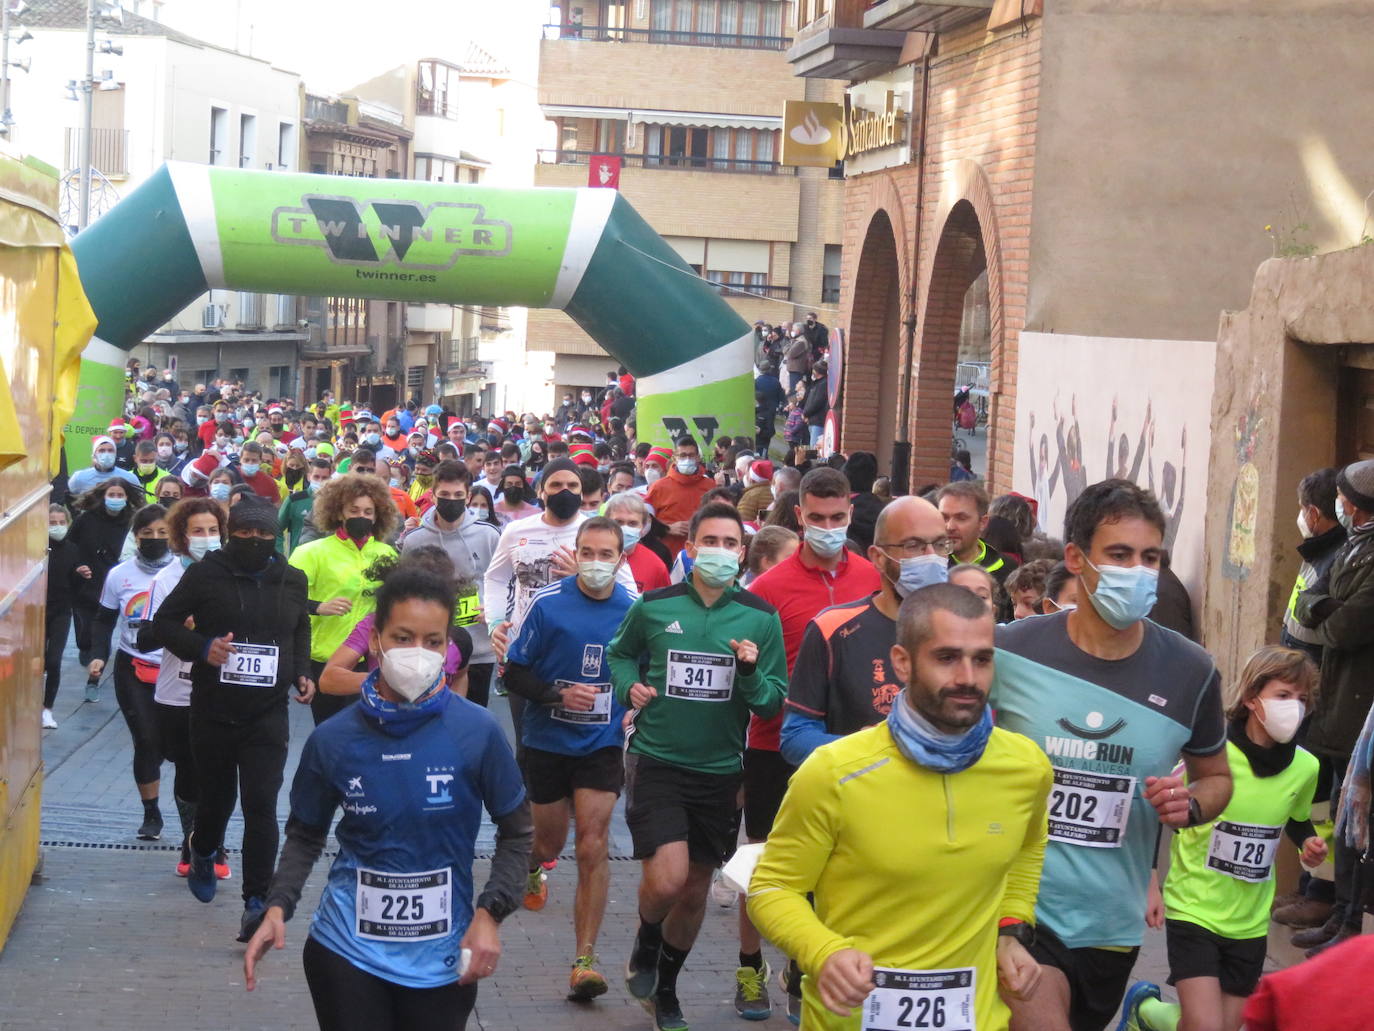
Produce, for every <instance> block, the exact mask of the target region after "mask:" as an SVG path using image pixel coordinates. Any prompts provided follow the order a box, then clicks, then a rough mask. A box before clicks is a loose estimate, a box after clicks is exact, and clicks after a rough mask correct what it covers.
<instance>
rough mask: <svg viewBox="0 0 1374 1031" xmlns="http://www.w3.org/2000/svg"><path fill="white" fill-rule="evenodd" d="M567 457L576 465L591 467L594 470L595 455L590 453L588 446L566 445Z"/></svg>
mask: <svg viewBox="0 0 1374 1031" xmlns="http://www.w3.org/2000/svg"><path fill="white" fill-rule="evenodd" d="M568 457H569V458H571V459H572V460H573V462H575V463H576V464H577V465H587V466H591V467H592V468H593V469H595V468H596V455H595V454H593V453H592V446H591V445H590V444H570V445H568Z"/></svg>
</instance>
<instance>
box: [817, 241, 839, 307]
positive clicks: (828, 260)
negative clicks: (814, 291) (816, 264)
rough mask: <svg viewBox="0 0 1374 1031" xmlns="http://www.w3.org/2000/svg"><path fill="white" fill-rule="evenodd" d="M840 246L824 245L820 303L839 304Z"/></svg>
mask: <svg viewBox="0 0 1374 1031" xmlns="http://www.w3.org/2000/svg"><path fill="white" fill-rule="evenodd" d="M840 253H841V252H840V246H839V245H838V244H833V243H828V244H826V245H825V259H824V267H823V274H822V276H821V303H822V304H839V303H840Z"/></svg>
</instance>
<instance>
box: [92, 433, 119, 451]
mask: <svg viewBox="0 0 1374 1031" xmlns="http://www.w3.org/2000/svg"><path fill="white" fill-rule="evenodd" d="M101 444H109V445H110V446H111V447H114V440H113V438H111V437H107V436H105V435H104V434H103V433H102V434H101V435H100V436H98V437H96V438H95V439H94V440H92V441H91V454H95V450H96V448H98V447H100V445H101Z"/></svg>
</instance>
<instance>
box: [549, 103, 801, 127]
mask: <svg viewBox="0 0 1374 1031" xmlns="http://www.w3.org/2000/svg"><path fill="white" fill-rule="evenodd" d="M542 107H543V108H544V117H546V118H608V119H611V120H613V121H618V122H638V123H640V124H641V125H693V126H707V127H710V128H718V129H781V128H782V118H781V117H780V116H773V115H723V114H719V113H713V112H706V111H656V110H641V109H638V108H624V107H586V106H583V105H579V104H544V105H542Z"/></svg>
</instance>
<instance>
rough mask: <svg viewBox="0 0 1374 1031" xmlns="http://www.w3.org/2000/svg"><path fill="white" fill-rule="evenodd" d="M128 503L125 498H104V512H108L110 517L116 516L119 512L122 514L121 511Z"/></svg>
mask: <svg viewBox="0 0 1374 1031" xmlns="http://www.w3.org/2000/svg"><path fill="white" fill-rule="evenodd" d="M128 503H129V502H128V499H127V498H111V497H106V498H105V511H106V512H109V513H110V515H118V514H119V513H120V512H123V511H124V506H125V505H127V504H128Z"/></svg>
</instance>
